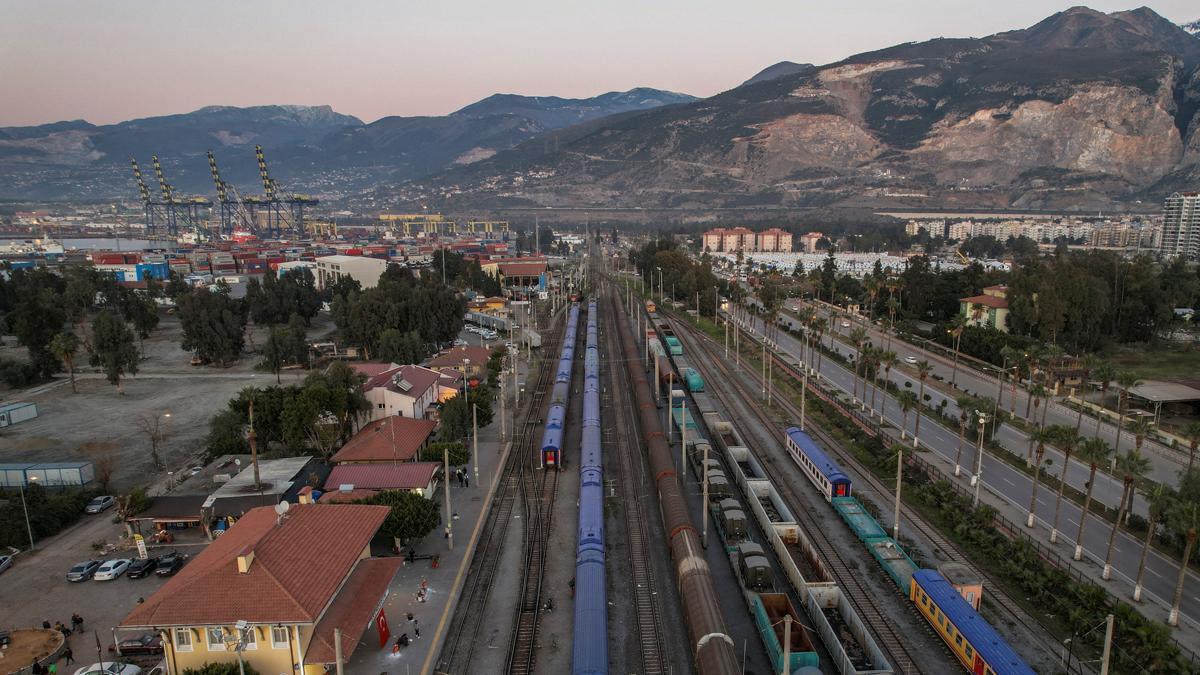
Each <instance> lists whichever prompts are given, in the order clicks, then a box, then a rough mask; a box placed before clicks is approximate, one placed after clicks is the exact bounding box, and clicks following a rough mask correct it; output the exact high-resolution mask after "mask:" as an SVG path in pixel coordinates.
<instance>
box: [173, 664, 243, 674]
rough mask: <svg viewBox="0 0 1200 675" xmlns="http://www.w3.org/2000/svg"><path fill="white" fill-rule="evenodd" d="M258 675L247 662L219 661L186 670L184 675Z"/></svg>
mask: <svg viewBox="0 0 1200 675" xmlns="http://www.w3.org/2000/svg"><path fill="white" fill-rule="evenodd" d="M243 671H244V675H258V671H257V670H255V669H254V667H253V666H251V665H250V664H249V663H246V662H245V661H217V662H216V663H205V664H204V665H203V666H200V667H199V668H184V669H183V675H243Z"/></svg>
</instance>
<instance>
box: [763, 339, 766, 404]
mask: <svg viewBox="0 0 1200 675" xmlns="http://www.w3.org/2000/svg"><path fill="white" fill-rule="evenodd" d="M762 397H763V400H764V401H765V400H767V336H766V335H763V341H762Z"/></svg>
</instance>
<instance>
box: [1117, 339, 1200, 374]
mask: <svg viewBox="0 0 1200 675" xmlns="http://www.w3.org/2000/svg"><path fill="white" fill-rule="evenodd" d="M1104 358H1105V359H1107V360H1109V361H1111V362H1112V364H1113V365H1114V366H1116V367H1117V368H1119V369H1123V370H1131V371H1133V372H1134V373H1135V374H1136V375H1137V376H1138V377H1139V378H1142V379H1154V380H1167V379H1171V380H1178V379H1189V378H1200V351H1197V350H1194V349H1191V348H1188V347H1167V346H1129V345H1125V346H1121V347H1114V348H1111V349H1108V350H1106V351H1105V353H1104Z"/></svg>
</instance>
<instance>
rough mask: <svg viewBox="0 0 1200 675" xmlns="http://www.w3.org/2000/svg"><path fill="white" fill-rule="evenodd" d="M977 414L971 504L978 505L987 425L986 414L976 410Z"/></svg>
mask: <svg viewBox="0 0 1200 675" xmlns="http://www.w3.org/2000/svg"><path fill="white" fill-rule="evenodd" d="M975 414H976V415H979V447H978V448H977V449H976V450H975V475H974V476H971V485H974V486H975V499H974V501H973V502H972V506H979V486H980V485H981V484H982V483H983V480H982V475H983V430H984V429H985V428H986V427H987V423H988V415H987V413H985V412H983V411H982V410H976V411H975Z"/></svg>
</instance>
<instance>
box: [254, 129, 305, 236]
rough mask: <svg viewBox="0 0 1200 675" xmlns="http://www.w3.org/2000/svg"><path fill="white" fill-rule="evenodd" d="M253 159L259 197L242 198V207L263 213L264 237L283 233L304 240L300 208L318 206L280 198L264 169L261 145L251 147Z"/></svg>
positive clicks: (296, 196) (301, 199)
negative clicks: (261, 185)
mask: <svg viewBox="0 0 1200 675" xmlns="http://www.w3.org/2000/svg"><path fill="white" fill-rule="evenodd" d="M254 156H255V158H256V159H257V160H258V175H259V177H260V178H261V179H262V184H263V196H261V197H258V196H253V197H246V198H245V199H244V200H243V203H244V204H246V206H247V207H248V208H249V209H251V212H252V213H253V212H255V211H257V210H259V209H262V210H263V211H265V213H266V215H265V221H266V222H265V223H264V225H265V227H266V234H267V236H271V237H274V236H279V235H280V234H282V233H283V232H284V231H285V230H292V231H293V232H294V233H295V235H296V236H304V234H305V228H304V208H305V207H306V206H314V205H316V204H319V203H320V200H319V199H317V198H316V197H311V196H309V195H299V194H284V193H283V190H282V189H280V187H279V184H278V183H276V182H275V179H274V178H271V173H270V171H269V170H268V169H267V158H266V156H265V155H264V154H263V149H262V146H261V145H256V146H254Z"/></svg>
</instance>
